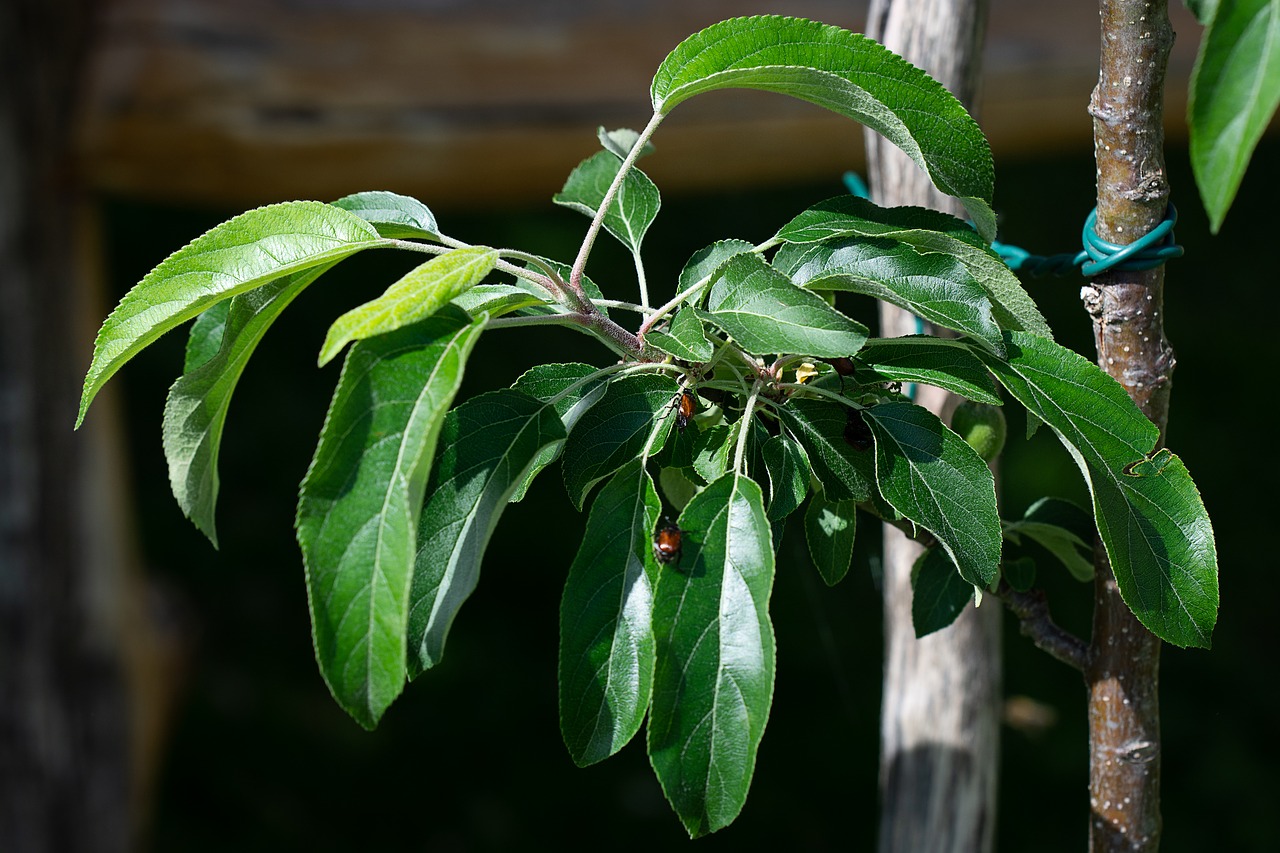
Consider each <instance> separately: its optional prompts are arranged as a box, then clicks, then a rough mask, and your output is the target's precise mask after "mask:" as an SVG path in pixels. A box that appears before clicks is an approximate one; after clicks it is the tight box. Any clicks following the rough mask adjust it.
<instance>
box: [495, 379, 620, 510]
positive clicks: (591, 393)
mask: <svg viewBox="0 0 1280 853" xmlns="http://www.w3.org/2000/svg"><path fill="white" fill-rule="evenodd" d="M599 374H600V371H599V369H598V368H595V367H592V366H591V365H589V364H582V363H581V362H569V363H566V364H539V365H537V366H535V367H531V368H529V369H528V370H527V371H525V372H524V373H523V374H522V375H521V376H520V378H519V379H517V380H516V381H515V383H514V384H513V385H512V386H511V387H512V388H514V389H516V390H517V391H521V392H523V393H525V394H528V395H529V396H530V397H533V398H535V399H538V400H542V401H543V402H545V403H551V404H552V405H553V406H554V407H555V410H556V414H557V415H559V416H560V422H561V423H562V424H563V425H564V431H565V435H566V436H567V435H568V434H569V433H571V432H573V428H574V427H575V426H576V425H577V423H578V419H579V418H581V417H582V413H583V412H585V411H586V410H587V409H589V408H591V407H592V406H594V405H595V404H596V403H597V402H598V401H599V400H600V397H601V396H602V395H603V394H604V389H605V378H604V377H602V376H600V375H599ZM563 449H564V442H563V441H557V442H555V443H553V444H550V445H548V446H547V447H544V448H542V450H540V451H538V458H537V459H536V460H534V463H533V464H532V465H531V466H529V470H528V472H527V473H526V474H525V477H524V482H523V483H521V484H520V485H519V486H518V487H517V488H516V490H515V492H514V493H512V495H511V500H512V502H513V503H514V502H516V501H521V500H524V496H525V493H526V492H528V490H529V485H530V484H531V483H532V482H533V478H534V477H536V476H537V475H538V473H539V472H541V471H542V469H543V468H546V467H547V466H548V465H550V464H551V463H552V462H554V461H556V459H557V458H558V457H559V456H560V451H561V450H563Z"/></svg>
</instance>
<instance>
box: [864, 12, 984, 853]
mask: <svg viewBox="0 0 1280 853" xmlns="http://www.w3.org/2000/svg"><path fill="white" fill-rule="evenodd" d="M986 5H987V4H986V2H985V0H873V2H872V4H871V11H870V13H869V16H868V22H867V33H868V35H870V36H872V37H873V38H876V39H877V40H879V41H880V42H882V43H883V44H885V45H886V46H887V47H889V48H890V49H892V50H894V51H895V52H897V53H899V54H900V55H902V56H904V57H905V58H906V59H908V60H910V61H911V62H913V63H915V64H916V65H918V66H920V67H921V68H923V69H925V70H926V71H928V72H929V73H930V74H932V75H933V76H934V77H935V78H936V79H938V80H939V81H940V82H941V83H942V84H943V85H944V86H946V87H947V88H948V89H949V90H950V91H951V92H952V93H953V94H955V95H956V96H957V97H958V98H959V99H960V100H961V101H962V102H964V103H965V104H966V106H969V107H970V109H972V106H973V104H974V102H975V100H976V94H977V84H978V76H979V67H980V59H981V45H982V40H983V37H984V33H985V30H986ZM867 159H868V164H869V172H870V178H871V186H872V190H873V196H874V197H875V199H876V201H877V202H878V203H880V204H884V205H901V204H912V205H920V206H925V207H933V208H937V209H940V210H946V211H948V212H951V213H955V214H957V215H960V216H964V215H965V214H964V212H963V209H962V208H959V207H958V206H957V204H956V202H955V200H954V199H952V198H950V197H948V196H945V195H943V194H941V193H939V192H938V191H937V190H936V189H935V188H934V187H933V185H932V184H931V183H930V182H929V179H928V177H927V176H926V175H925V174H924V172H923V171H921V170H920V168H919V167H917V166H916V165H915V164H914V163H912V162H911V160H910V159H908V158H907V157H906V155H904V154H902V153H901V152H900V151H899V150H898V149H897V148H894V147H893V146H892V145H889V144H888V143H886V142H884V141H883V140H881V139H880V138H879V137H878V136H877V135H875V134H874V133H870V132H868V133H867ZM880 321H881V334H882V335H885V336H897V335H904V334H913V333H915V332H916V331H917V328H916V320H915V318H914V317H912V316H911V315H910V314H909V313H907V312H905V311H902V310H901V309H898V308H895V307H893V306H889V305H882V307H881V312H880ZM917 391H918V395H917V399H916V402H918V403H920V404H921V405H924V406H927V407H928V408H929V409H931V410H932V411H934V412H937V413H939V414H942V415H944V416H947V417H949V415H950V412H951V411H952V410H953V409H954V406H955V402H956V401H955V400H953V399H951V398H950V395H948V394H946V393H945V392H942V391H939V390H938V389H935V388H931V387H927V386H919V387H918V389H917ZM920 550H921V549H920V546H919V545H918V544H916V543H915V542H913V541H911V540H909V539H907V538H906V537H905V536H904V535H903V534H902V533H901V532H899V531H898V529H897V528H895V527H892V526H890V525H885V527H884V615H885V678H884V700H883V702H882V712H881V741H882V742H881V757H880V782H881V795H882V798H883V802H882V805H881V816H880V850H881V851H884V853H889V852H890V851H892V853H898V851H901V853H932V851H937V853H942V851H954V853H975V851H984V850H991V848H992V843H993V839H994V835H995V808H996V806H995V804H996V780H997V772H998V757H999V704H1000V694H1001V683H1000V682H1001V663H1000V618H1001V613H1000V607H999V606H997V605H995V604H994V603H989V604H988V605H987V606H984V607H981V608H978V609H969V610H967V611H966V612H965V613H964V614H962V615H961V617H960V618H959V619H958V620H957V621H956V622H955V624H954V625H952V626H951V627H950V628H947V629H946V630H944V631H939V632H937V633H935V634H932V635H930V636H928V637H925V638H923V639H919V640H917V639H916V636H915V631H914V629H913V627H912V621H911V567H912V565H913V564H914V563H915V561H916V558H917V557H918V556H919V555H920Z"/></svg>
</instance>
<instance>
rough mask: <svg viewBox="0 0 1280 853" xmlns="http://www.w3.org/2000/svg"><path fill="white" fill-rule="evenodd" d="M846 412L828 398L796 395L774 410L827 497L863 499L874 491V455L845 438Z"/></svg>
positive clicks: (847, 414)
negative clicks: (804, 397)
mask: <svg viewBox="0 0 1280 853" xmlns="http://www.w3.org/2000/svg"><path fill="white" fill-rule="evenodd" d="M850 411H851V410H850V408H849V407H848V406H842V405H840V404H839V403H834V402H830V401H828V400H808V399H800V398H794V399H792V400H790V401H789V402H788V403H787V404H786V405H785V406H781V407H779V408H778V409H777V412H778V417H779V419H780V420H781V421H782V423H783V424H784V425H785V426H786V428H787V430H788V431H789V432H790V433H791V435H792V436H793V437H794V438H795V439H796V441H798V442H800V446H801V447H803V448H804V451H805V454H806V455H807V456H808V457H809V463H810V464H811V465H812V466H813V476H814V477H815V478H816V479H817V480H818V482H819V483H821V484H822V490H823V492H825V493H826V495H827V498H828V499H830V500H837V501H846V500H852V501H865V500H868V499H869V498H871V496H872V494H873V493H874V492H875V486H874V483H875V476H876V474H875V455H874V454H873V453H871V452H870V448H867V449H863V450H859V449H858V448H856V447H854V446H853V445H852V444H850V443H849V440H848V439H847V438H846V437H845V430H846V427H848V425H849V418H850V415H849V412H850Z"/></svg>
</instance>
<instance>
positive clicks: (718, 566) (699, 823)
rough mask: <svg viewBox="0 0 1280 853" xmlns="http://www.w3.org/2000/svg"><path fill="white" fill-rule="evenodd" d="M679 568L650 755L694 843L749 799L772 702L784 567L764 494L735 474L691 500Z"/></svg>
mask: <svg viewBox="0 0 1280 853" xmlns="http://www.w3.org/2000/svg"><path fill="white" fill-rule="evenodd" d="M677 523H678V524H679V525H680V527H681V528H682V529H683V530H684V547H683V555H682V559H681V563H680V570H679V571H674V570H665V569H664V570H663V571H662V573H661V575H660V577H659V579H658V585H657V591H656V593H655V600H654V616H653V625H654V634H655V637H656V639H657V644H658V646H657V668H656V670H655V673H654V689H653V705H652V709H651V711H650V714H649V758H650V760H651V761H652V762H653V768H654V771H655V773H656V774H657V777H658V781H659V783H661V785H662V789H663V791H664V792H665V793H666V795H667V799H668V800H669V801H670V802H671V805H672V806H673V807H674V808H675V811H676V814H678V815H679V816H680V820H681V821H682V822H683V823H684V825H685V828H686V829H687V830H688V831H689V834H690V835H691V836H694V837H697V836H700V835H705V834H707V833H709V832H715V831H716V830H717V829H720V828H722V827H725V826H727V825H728V824H729V823H731V822H732V821H733V819H734V818H735V817H737V815H738V812H739V811H741V809H742V806H743V803H745V802H746V797H747V789H748V788H749V787H750V784H751V776H752V773H753V772H754V770H755V760H756V751H757V749H758V748H759V745H760V739H761V737H762V736H763V735H764V727H765V722H766V720H767V719H768V716H769V707H770V704H771V703H772V701H773V679H774V641H773V626H772V624H771V623H770V621H769V595H770V592H771V590H772V587H773V574H774V558H773V550H772V546H771V542H770V531H769V522H768V520H767V519H766V517H765V511H764V497H763V495H762V494H761V491H760V487H759V486H757V485H756V484H755V483H754V482H752V481H751V480H749V479H747V478H746V477H742V476H740V475H738V474H735V473H729V474H725V475H724V476H723V477H721V478H720V479H718V480H716V481H715V482H714V483H712V484H711V485H709V486H707V488H706V489H704V490H703V491H702V492H700V493H699V494H698V495H697V496H696V497H694V498H693V500H691V501H690V502H689V505H688V506H687V507H685V509H684V512H682V513H681V514H680V519H679V521H678V522H677Z"/></svg>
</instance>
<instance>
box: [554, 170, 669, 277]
mask: <svg viewBox="0 0 1280 853" xmlns="http://www.w3.org/2000/svg"><path fill="white" fill-rule="evenodd" d="M621 168H622V163H621V162H620V161H619V160H618V158H617V157H616V156H614V155H613V154H612V153H610V152H608V151H598V152H596V153H595V154H593V155H592V156H591V157H588V158H587V159H586V160H583V161H582V162H581V163H579V164H578V167H577V168H576V169H574V170H573V172H572V173H571V174H570V175H569V180H567V181H566V182H565V185H564V189H562V190H560V192H559V193H557V194H556V195H555V197H554V198H552V201H554V202H555V203H556V204H560V205H564V206H565V207H570V208H573V209H574V210H577V211H581V212H582V213H585V214H586V215H587V216H591V217H594V216H595V215H596V211H597V210H599V209H600V204H601V203H602V202H603V201H604V197H605V193H606V192H607V191H608V189H609V185H610V184H612V183H613V179H614V178H616V177H617V176H618V170H619V169H621ZM661 204H662V198H661V196H660V195H659V193H658V188H657V187H656V186H654V184H653V181H651V180H649V178H648V176H646V175H645V174H644V173H643V172H641V171H640V170H639V169H636V168H632V169H631V170H630V171H629V172H627V176H626V178H624V179H623V181H622V186H621V187H620V188H619V189H618V195H617V197H616V198H615V199H614V200H613V203H612V204H611V205H610V206H609V210H608V211H606V213H605V215H604V227H605V229H606V230H607V231H608V232H609V233H610V234H612V235H613V236H614V237H617V238H618V239H619V240H621V241H622V244H623V245H624V246H626V247H627V248H628V249H630V250H631V251H632V252H633V253H635V252H639V251H640V244H641V242H643V240H644V234H645V232H646V231H648V230H649V226H650V225H651V224H652V223H653V220H654V217H656V216H657V215H658V208H659V207H660V206H661Z"/></svg>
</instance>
